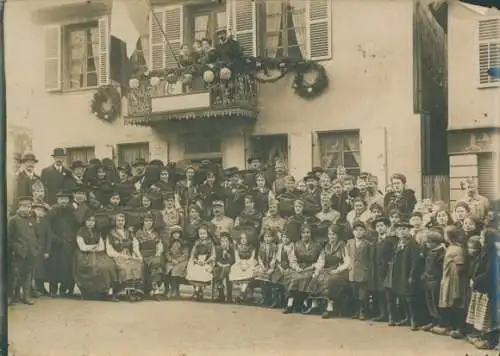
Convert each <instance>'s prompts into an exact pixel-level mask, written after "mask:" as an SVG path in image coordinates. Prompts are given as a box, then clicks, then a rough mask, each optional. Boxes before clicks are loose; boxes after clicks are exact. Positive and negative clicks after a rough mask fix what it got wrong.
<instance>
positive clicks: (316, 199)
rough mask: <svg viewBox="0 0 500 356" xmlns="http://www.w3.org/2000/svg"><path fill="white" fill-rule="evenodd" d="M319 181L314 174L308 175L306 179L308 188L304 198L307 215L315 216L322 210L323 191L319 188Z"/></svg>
mask: <svg viewBox="0 0 500 356" xmlns="http://www.w3.org/2000/svg"><path fill="white" fill-rule="evenodd" d="M318 181H319V178H318V177H317V176H316V175H315V174H313V173H312V172H310V173H308V174H307V175H306V176H305V178H304V182H305V183H306V187H307V188H306V191H305V193H304V194H303V196H302V199H303V200H304V214H305V215H308V216H314V215H315V214H316V213H318V212H319V211H320V210H321V204H320V199H321V189H320V188H318Z"/></svg>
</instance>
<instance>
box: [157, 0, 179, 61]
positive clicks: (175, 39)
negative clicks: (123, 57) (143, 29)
mask: <svg viewBox="0 0 500 356" xmlns="http://www.w3.org/2000/svg"><path fill="white" fill-rule="evenodd" d="M155 17H156V18H155ZM149 23H150V27H149V28H150V36H149V39H150V46H149V47H150V62H151V69H152V70H161V69H165V68H176V67H177V61H176V60H175V57H176V56H178V54H179V50H180V48H181V45H182V42H183V39H184V7H183V6H182V5H175V6H167V7H163V8H158V9H155V10H153V12H152V16H150V20H149ZM162 30H163V32H162ZM163 33H165V35H166V37H167V39H168V42H169V43H170V46H169V45H168V44H167V41H166V40H165V38H164V35H163ZM172 51H174V53H172Z"/></svg>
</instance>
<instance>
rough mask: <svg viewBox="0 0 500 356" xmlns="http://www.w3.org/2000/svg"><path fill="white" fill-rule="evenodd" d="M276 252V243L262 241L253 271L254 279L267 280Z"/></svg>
mask: <svg viewBox="0 0 500 356" xmlns="http://www.w3.org/2000/svg"><path fill="white" fill-rule="evenodd" d="M277 253H278V245H276V244H274V243H271V244H267V243H263V244H261V245H260V248H259V253H258V254H257V259H258V265H257V268H256V271H255V279H256V280H258V281H263V282H269V281H270V280H271V275H272V272H270V273H269V272H268V271H269V270H273V269H274V265H275V262H276V254H277Z"/></svg>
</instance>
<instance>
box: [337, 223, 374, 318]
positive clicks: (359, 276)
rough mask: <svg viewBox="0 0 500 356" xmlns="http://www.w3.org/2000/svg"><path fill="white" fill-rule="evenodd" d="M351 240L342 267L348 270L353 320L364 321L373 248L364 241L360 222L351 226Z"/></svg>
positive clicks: (364, 231)
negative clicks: (353, 308) (353, 305)
mask: <svg viewBox="0 0 500 356" xmlns="http://www.w3.org/2000/svg"><path fill="white" fill-rule="evenodd" d="M352 232H353V235H354V238H353V239H350V240H349V241H347V244H346V247H345V258H344V264H343V265H342V267H339V271H342V270H344V269H348V270H349V282H350V283H351V286H352V289H353V292H354V298H355V306H356V307H357V308H355V310H356V309H357V310H356V311H355V313H354V314H353V316H352V317H353V319H358V318H359V319H360V320H365V310H366V307H367V301H368V282H369V280H370V269H371V268H372V265H373V262H372V254H373V252H372V249H373V246H372V244H370V243H369V242H368V241H367V240H366V226H365V224H364V223H362V222H361V221H356V222H355V223H354V224H353V226H352Z"/></svg>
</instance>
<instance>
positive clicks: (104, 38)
mask: <svg viewBox="0 0 500 356" xmlns="http://www.w3.org/2000/svg"><path fill="white" fill-rule="evenodd" d="M109 44H110V35H109V17H108V16H103V17H101V18H99V67H98V68H97V73H98V82H99V86H102V85H108V84H109V77H110V70H109V62H110V61H109V48H110V45H109Z"/></svg>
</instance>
